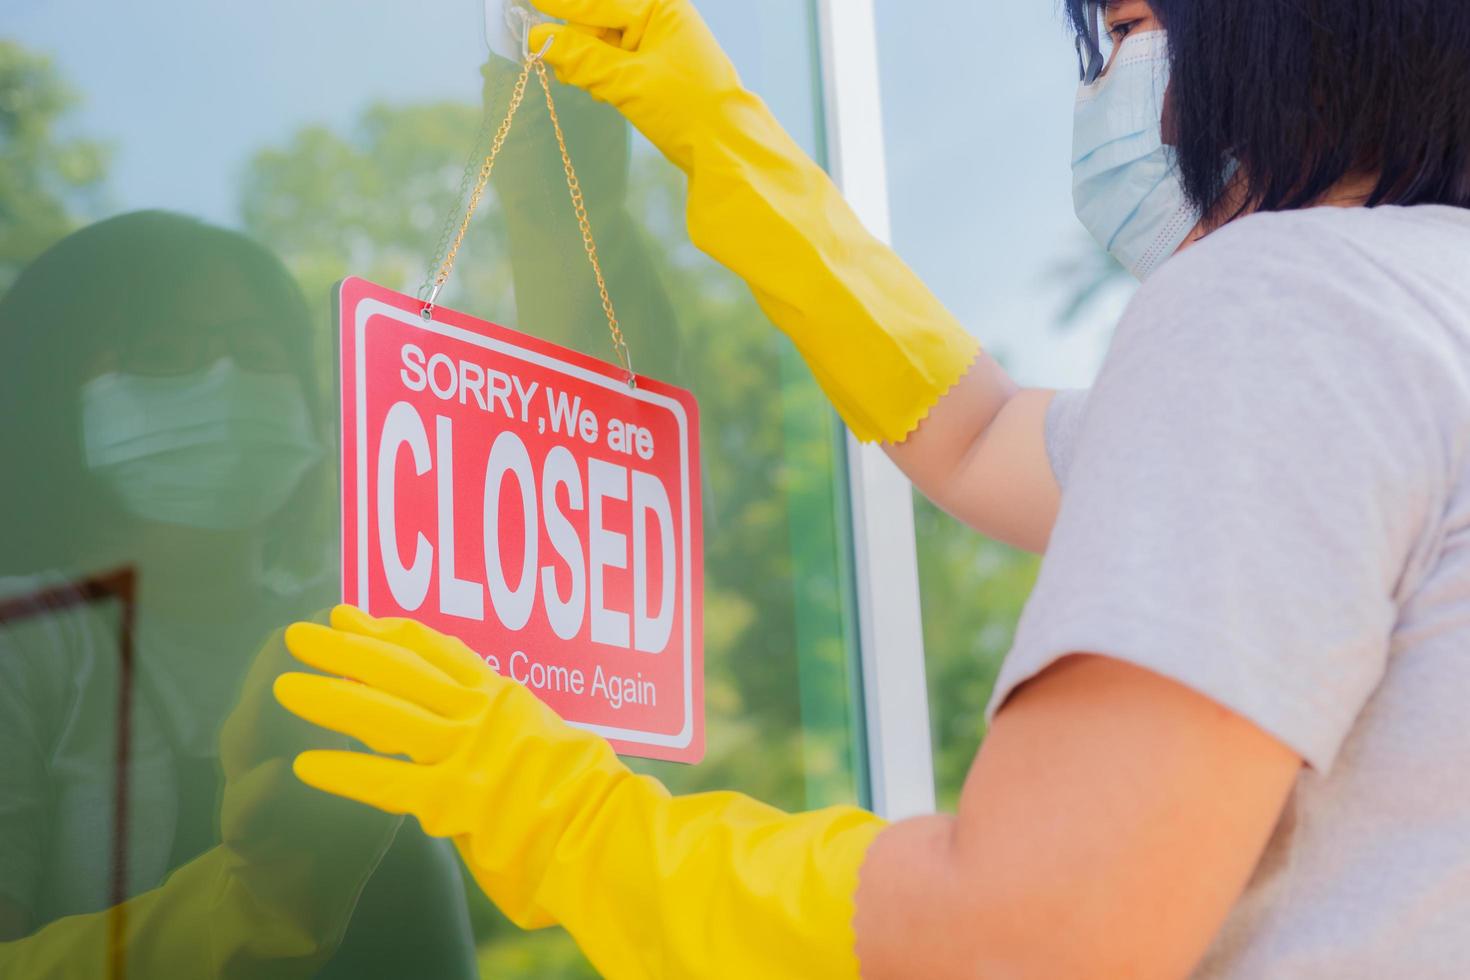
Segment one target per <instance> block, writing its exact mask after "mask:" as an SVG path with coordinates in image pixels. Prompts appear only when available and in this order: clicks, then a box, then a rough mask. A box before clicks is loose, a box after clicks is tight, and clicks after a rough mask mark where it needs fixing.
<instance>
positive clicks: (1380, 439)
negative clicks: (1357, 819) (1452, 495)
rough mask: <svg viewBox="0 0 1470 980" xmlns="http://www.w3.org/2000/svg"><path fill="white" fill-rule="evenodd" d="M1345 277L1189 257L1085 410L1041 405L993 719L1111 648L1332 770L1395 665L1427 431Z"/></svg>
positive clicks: (1420, 507)
mask: <svg viewBox="0 0 1470 980" xmlns="http://www.w3.org/2000/svg"><path fill="white" fill-rule="evenodd" d="M1206 258H1208V259H1209V261H1206V260H1205V259H1206ZM1314 276H1315V279H1316V283H1317V284H1315V285H1314ZM1335 291H1336V290H1335V287H1333V286H1332V280H1331V279H1330V276H1329V274H1328V273H1327V272H1325V271H1324V272H1322V273H1317V272H1316V271H1315V270H1312V269H1309V268H1303V267H1301V266H1299V265H1294V263H1293V261H1292V259H1291V256H1290V254H1272V250H1271V249H1269V248H1259V249H1235V250H1234V251H1233V252H1232V253H1229V254H1224V255H1222V254H1220V252H1219V250H1217V251H1216V253H1215V254H1214V255H1212V256H1208V257H1198V258H1194V257H1192V256H1191V254H1190V253H1185V254H1183V255H1181V256H1179V257H1178V258H1177V259H1175V260H1174V261H1172V262H1171V263H1170V264H1169V265H1168V266H1166V267H1165V268H1164V269H1162V270H1161V271H1160V272H1159V273H1158V274H1157V275H1155V276H1154V277H1153V278H1152V279H1151V280H1150V281H1149V282H1148V283H1147V284H1146V285H1145V286H1144V287H1143V288H1142V289H1141V290H1140V291H1139V292H1138V293H1137V294H1136V295H1135V297H1134V300H1133V302H1132V303H1131V304H1130V307H1129V309H1128V311H1127V312H1126V313H1125V315H1124V318H1123V320H1122V322H1121V323H1120V325H1119V327H1118V330H1117V333H1116V334H1115V336H1114V339H1113V343H1112V346H1111V347H1110V349H1109V352H1108V356H1107V358H1106V359H1105V361H1104V364H1103V367H1102V369H1101V371H1100V373H1099V375H1098V378H1097V381H1096V384H1095V385H1094V386H1093V388H1092V389H1090V391H1088V392H1087V394H1086V402H1085V407H1086V410H1085V412H1083V411H1082V409H1081V402H1082V398H1081V396H1080V394H1067V395H1065V399H1066V400H1065V401H1064V402H1063V403H1061V404H1059V405H1057V406H1056V409H1055V411H1054V412H1052V413H1049V418H1048V425H1047V428H1048V451H1049V453H1050V454H1052V456H1053V465H1054V466H1056V465H1057V463H1058V461H1059V460H1060V462H1061V470H1060V472H1059V473H1058V479H1059V481H1060V482H1061V483H1062V484H1063V495H1062V505H1061V510H1060V513H1059V516H1058V519H1057V523H1056V526H1055V529H1054V531H1053V534H1052V537H1051V542H1050V545H1049V547H1048V550H1047V553H1046V555H1045V556H1044V558H1043V561H1042V566H1041V571H1040V575H1039V578H1038V581H1037V584H1036V587H1035V589H1034V591H1033V593H1032V595H1031V598H1030V600H1029V602H1028V603H1027V605H1026V608H1025V610H1024V612H1023V614H1022V617H1021V620H1020V622H1019V624H1018V627H1017V632H1016V637H1015V641H1014V645H1013V647H1012V649H1011V651H1010V653H1009V655H1008V657H1007V659H1006V661H1005V663H1004V665H1003V667H1002V670H1001V673H1000V676H999V678H998V680H997V683H996V688H995V692H994V694H993V697H992V700H991V702H990V706H989V709H988V712H987V714H988V715H989V716H993V715H994V713H995V712H996V711H997V710H999V709H1000V707H1001V706H1002V705H1003V704H1004V703H1005V701H1006V699H1007V698H1008V697H1009V696H1010V694H1011V693H1012V692H1013V691H1014V690H1015V689H1016V688H1017V687H1018V686H1019V685H1020V684H1022V683H1024V682H1025V681H1027V680H1028V679H1030V678H1032V677H1035V676H1036V675H1037V674H1039V673H1040V672H1042V671H1043V670H1045V669H1046V668H1047V667H1048V666H1049V665H1050V664H1052V663H1054V662H1055V661H1057V660H1058V659H1060V658H1062V657H1065V656H1067V655H1069V654H1072V653H1093V654H1100V655H1104V656H1108V657H1112V658H1115V659H1118V660H1123V661H1127V662H1129V663H1132V664H1136V665H1138V666H1140V667H1144V668H1146V669H1148V670H1151V671H1154V672H1156V673H1158V674H1161V675H1164V676H1166V677H1169V678H1171V679H1173V680H1175V681H1178V682H1179V683H1181V684H1184V685H1185V686H1187V687H1189V688H1192V689H1194V690H1196V691H1198V692H1200V693H1202V694H1204V695H1205V696H1207V697H1209V698H1211V699H1213V700H1214V701H1216V702H1217V703H1219V704H1221V705H1224V706H1225V707H1227V708H1229V709H1231V710H1233V711H1235V712H1236V713H1238V714H1240V715H1242V716H1244V717H1245V718H1247V719H1249V720H1251V721H1252V722H1254V723H1255V724H1256V725H1258V726H1259V727H1260V728H1262V729H1263V730H1265V731H1266V732H1268V733H1269V734H1271V735H1272V736H1274V737H1276V738H1277V739H1279V740H1280V741H1281V742H1283V743H1284V744H1286V745H1287V746H1289V747H1290V748H1292V749H1293V750H1295V751H1296V752H1297V753H1299V754H1300V755H1301V756H1302V757H1303V758H1304V759H1305V760H1306V761H1307V762H1308V763H1309V764H1311V765H1312V766H1314V767H1316V768H1318V769H1321V770H1326V769H1328V768H1329V767H1330V766H1331V764H1332V761H1333V759H1334V757H1335V755H1336V753H1337V751H1338V749H1339V747H1340V746H1341V743H1342V741H1343V739H1344V738H1345V736H1346V734H1347V732H1348V731H1349V730H1350V728H1351V727H1352V724H1353V722H1354V720H1355V718H1356V716H1357V715H1358V713H1359V712H1360V710H1361V709H1362V707H1363V705H1364V703H1365V702H1366V700H1367V698H1368V697H1369V696H1370V695H1371V693H1372V691H1373V689H1374V688H1375V686H1376V685H1377V683H1378V681H1379V680H1380V678H1381V676H1382V674H1383V671H1384V669H1385V664H1386V658H1387V651H1388V646H1389V638H1390V634H1391V631H1392V629H1393V626H1394V622H1395V619H1396V615H1397V606H1396V595H1395V592H1396V588H1397V585H1398V582H1399V579H1400V577H1401V575H1402V573H1403V570H1404V567H1405V563H1406V560H1407V557H1408V555H1409V553H1410V551H1411V550H1412V549H1413V547H1414V544H1415V540H1416V537H1417V536H1418V535H1419V534H1421V533H1422V529H1423V527H1424V525H1425V523H1426V521H1427V520H1428V519H1429V518H1428V516H1427V514H1426V511H1427V510H1428V507H1429V503H1428V502H1429V500H1430V498H1431V496H1432V494H1431V492H1430V491H1429V490H1428V489H1427V485H1428V483H1429V482H1430V480H1429V477H1428V476H1427V475H1426V473H1427V471H1428V470H1429V469H1430V468H1431V466H1430V462H1429V459H1428V457H1429V455H1430V453H1429V452H1428V451H1427V450H1425V449H1423V448H1421V447H1424V446H1425V445H1426V443H1427V442H1432V441H1433V440H1434V439H1435V438H1436V437H1435V436H1434V435H1433V434H1432V433H1433V429H1434V423H1433V421H1432V420H1431V419H1427V418H1425V417H1424V414H1425V413H1424V412H1423V411H1422V407H1421V406H1419V405H1417V404H1416V403H1415V400H1414V397H1413V394H1412V387H1413V382H1412V379H1410V378H1403V377H1394V376H1392V374H1391V369H1389V368H1386V367H1384V365H1385V363H1387V362H1388V359H1385V358H1381V357H1378V356H1377V355H1376V353H1375V348H1374V344H1373V343H1372V342H1371V340H1370V339H1369V338H1368V337H1367V336H1365V335H1364V334H1363V333H1362V332H1356V333H1355V332H1353V331H1348V330H1345V329H1343V325H1344V318H1351V317H1353V316H1358V317H1359V318H1360V319H1361V317H1362V316H1363V314H1362V312H1361V311H1359V310H1355V309H1354V308H1353V307H1352V305H1351V302H1350V300H1347V299H1334V298H1332V297H1333V295H1334V292H1335ZM1068 425H1075V432H1072V433H1069V432H1068V431H1067V430H1066V429H1065V427H1066V426H1068ZM1068 447H1070V448H1068Z"/></svg>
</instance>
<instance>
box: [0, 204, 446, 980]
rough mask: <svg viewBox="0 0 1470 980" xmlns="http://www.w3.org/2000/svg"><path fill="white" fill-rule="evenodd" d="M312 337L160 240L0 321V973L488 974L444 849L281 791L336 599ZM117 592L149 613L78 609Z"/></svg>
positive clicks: (282, 278) (247, 289)
mask: <svg viewBox="0 0 1470 980" xmlns="http://www.w3.org/2000/svg"><path fill="white" fill-rule="evenodd" d="M309 323H310V319H309V316H308V312H307V309H306V306H305V304H304V302H303V300H302V297H301V295H300V293H299V290H298V289H297V287H296V285H295V284H294V282H293V281H292V280H291V278H290V277H289V275H288V274H287V273H286V270H285V269H284V268H283V267H282V266H281V264H280V263H279V262H278V261H277V260H276V259H275V258H274V257H273V256H271V255H270V254H269V253H268V252H266V251H264V250H263V249H261V248H260V247H259V246H257V245H255V244H254V243H252V242H250V241H249V240H247V239H245V238H244V237H242V236H240V235H237V234H235V233H232V232H227V231H223V230H220V229H216V228H211V227H208V226H206V225H203V224H201V223H198V222H196V221H193V220H190V219H187V218H184V217H180V216H176V215H172V214H167V213H162V212H140V213H135V214H129V215H124V216H122V217H119V218H114V219H111V220H109V221H104V222H101V223H99V224H96V225H93V226H91V227H89V228H87V229H85V230H83V231H80V232H78V233H76V234H74V235H72V236H71V237H69V238H67V239H65V240H64V241H62V242H61V243H59V244H58V245H56V246H54V247H53V248H52V249H51V250H49V251H48V252H47V253H46V254H44V255H43V256H41V257H40V258H39V259H37V260H36V261H35V262H34V263H33V264H32V265H31V266H30V267H29V268H28V269H27V270H26V271H25V272H24V273H23V274H22V275H21V277H20V279H19V280H18V281H17V283H16V284H15V286H14V287H13V289H12V290H11V291H10V293H9V294H8V295H7V296H6V297H5V298H4V300H3V302H0V458H4V459H5V460H6V461H7V463H6V465H5V466H4V467H3V469H0V508H3V513H4V527H5V530H4V534H3V540H4V546H3V548H0V609H8V610H9V613H8V614H3V615H0V973H5V972H6V970H5V967H6V966H7V965H10V964H25V966H26V968H27V969H25V970H22V971H21V972H22V973H24V974H26V975H30V974H32V973H36V972H37V971H38V970H39V971H40V972H41V973H42V974H43V975H44V974H45V970H42V969H41V965H43V964H44V965H45V966H46V967H47V968H55V969H56V970H58V971H59V972H61V973H66V972H67V971H68V970H72V971H74V972H77V973H79V974H81V975H85V974H87V973H88V972H89V971H98V972H100V970H101V964H102V963H103V962H104V959H99V957H101V956H103V953H104V948H103V944H104V943H105V944H107V948H108V949H111V950H112V953H110V954H108V955H107V957H106V959H107V960H115V959H116V953H117V944H118V930H119V929H121V930H122V931H123V933H124V935H123V937H122V939H121V952H122V957H123V959H124V961H126V962H127V963H128V964H130V965H131V966H133V967H135V968H136V969H137V971H138V972H139V973H140V974H144V975H160V974H164V973H167V974H168V975H179V976H184V975H210V974H211V973H219V974H228V975H241V974H244V975H261V976H267V975H268V976H279V975H286V974H290V973H293V972H294V973H296V974H302V973H304V974H312V973H315V972H317V971H318V970H320V971H322V974H321V975H349V974H350V975H354V976H377V975H399V974H400V973H403V972H413V971H417V970H420V969H424V968H425V965H426V964H429V965H430V966H431V967H432V969H431V970H430V972H432V973H434V974H435V975H451V976H452V975H458V974H461V973H464V972H466V971H467V970H469V969H470V966H469V964H468V962H467V958H466V951H467V949H468V942H469V940H468V923H467V921H466V920H465V912H464V909H463V906H462V897H461V896H462V890H461V889H460V886H459V883H458V872H457V870H456V869H455V868H454V866H453V864H452V863H450V862H447V861H446V859H445V852H444V851H443V850H442V849H441V847H440V845H438V844H436V843H431V842H430V841H428V840H427V839H426V838H424V837H423V836H422V835H421V834H419V833H418V832H417V830H416V828H399V827H398V826H397V822H396V821H392V820H383V819H379V818H375V819H372V820H364V819H363V818H362V816H361V814H356V813H353V812H352V811H350V810H346V809H344V808H340V807H335V806H330V805H328V806H323V805H322V804H323V803H324V802H325V801H323V800H311V799H308V798H306V797H304V795H303V794H301V793H300V791H299V790H298V789H296V787H294V786H293V785H292V783H291V781H290V780H289V779H287V778H284V769H283V768H282V762H281V759H282V758H283V756H284V757H289V752H290V750H291V748H292V746H293V745H295V746H297V747H299V746H300V745H303V744H305V741H306V740H307V739H309V738H311V736H309V735H308V734H306V732H305V730H304V729H302V728H300V727H297V726H295V725H294V723H292V722H291V721H290V720H289V718H288V716H286V715H284V713H281V712H279V711H278V710H276V709H275V708H274V706H273V705H270V704H269V700H268V698H267V697H265V692H266V688H267V686H268V684H269V680H270V676H271V675H272V673H273V671H274V670H275V669H276V668H277V667H278V666H279V664H280V657H281V651H280V644H279V639H278V636H276V635H273V634H274V631H275V629H276V628H277V627H278V626H279V624H280V623H281V622H282V621H283V619H289V618H292V617H296V616H310V615H311V614H312V612H313V611H314V610H316V609H319V608H321V606H322V605H323V604H325V602H327V601H329V599H330V596H331V593H332V591H333V589H334V587H335V581H334V579H335V562H334V535H333V533H332V528H333V524H334V522H333V521H332V520H331V511H330V503H331V499H330V491H329V488H328V487H327V486H325V485H324V483H323V481H324V480H325V479H328V478H329V477H330V467H329V466H324V465H322V464H323V463H324V462H325V461H326V460H328V459H329V455H330V454H329V453H328V452H327V446H328V444H329V438H328V437H327V436H326V434H325V433H326V431H327V430H326V428H325V427H324V425H323V420H322V418H321V415H320V412H321V408H322V405H321V402H320V399H319V397H318V394H317V392H318V389H319V387H320V384H321V380H322V376H321V375H319V374H318V373H317V368H316V360H317V358H316V357H315V356H314V355H315V353H316V352H315V351H314V350H313V348H312V340H313V338H312V334H311V332H310V330H309ZM115 569H121V570H124V571H125V572H126V573H128V575H129V576H130V577H131V580H132V582H133V583H134V585H133V593H134V594H133V595H132V596H131V597H125V596H121V595H119V596H108V595H105V594H100V595H99V594H95V590H91V591H89V590H88V588H87V587H86V586H84V585H83V584H81V583H84V582H85V581H86V580H88V579H89V577H92V576H95V575H96V574H97V573H106V572H110V571H112V570H115ZM84 593H86V594H84ZM124 598H129V599H130V600H131V601H130V603H129V605H130V606H131V608H132V610H133V611H134V615H133V616H132V618H131V622H129V621H126V620H124V618H123V612H124V610H123V606H124V603H123V601H122V599H124ZM6 600H9V601H8V604H7V603H6ZM129 627H131V632H130V633H129V634H128V635H127V636H126V638H124V637H123V636H122V632H123V631H124V630H127V629H128V628H129ZM125 642H126V643H127V644H130V647H131V663H126V664H125V663H124V662H123V659H122V658H123V649H124V646H125ZM252 662H254V663H255V664H256V667H255V670H254V671H253V672H252V671H251V670H250V668H251V665H252ZM247 672H249V673H250V678H249V679H248V680H247ZM227 717H228V718H230V722H229V724H225V722H226V718H227ZM222 740H223V744H222ZM119 807H122V809H121V811H119ZM120 899H128V901H127V903H126V905H125V906H123V907H122V909H120V910H117V911H114V912H107V911H105V910H107V909H109V907H110V906H112V905H113V904H115V903H116V902H117V901H118V900H120ZM199 916H205V917H206V918H207V920H208V921H207V928H206V922H205V921H204V920H202V919H199V918H198V917H199ZM104 923H105V928H104V926H103V924H104ZM426 936H435V937H437V938H436V939H435V941H433V942H429V943H428V944H427V946H426V947H424V948H425V949H427V950H428V951H429V952H428V954H427V955H428V959H424V958H423V956H422V955H420V954H419V952H418V950H419V946H418V943H419V942H420V941H421V940H424V938H425V937H426ZM23 937H29V938H24V939H23ZM410 937H411V938H410ZM13 940H21V941H20V942H8V943H7V942H5V941H13ZM8 958H10V959H8ZM409 962H413V963H415V964H416V965H415V966H413V967H410V966H408V963H409ZM395 964H396V965H395ZM7 975H8V974H7Z"/></svg>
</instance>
